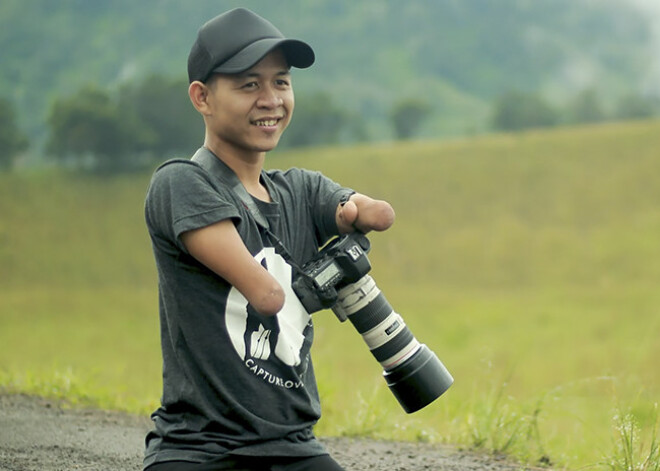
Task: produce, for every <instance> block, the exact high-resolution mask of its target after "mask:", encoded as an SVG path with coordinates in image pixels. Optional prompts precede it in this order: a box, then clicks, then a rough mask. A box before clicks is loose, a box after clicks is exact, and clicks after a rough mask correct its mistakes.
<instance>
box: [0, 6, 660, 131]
mask: <svg viewBox="0 0 660 471" xmlns="http://www.w3.org/2000/svg"><path fill="white" fill-rule="evenodd" d="M640 5H642V3H641V2H634V3H628V2H620V1H618V0H606V1H599V2H589V1H574V0H550V1H548V0H543V1H534V2H529V1H519V0H471V1H461V2H457V1H452V0H416V1H414V2H400V1H394V0H387V1H382V0H361V1H359V2H355V1H352V0H318V1H314V2H310V1H307V0H289V1H287V2H286V4H280V3H273V2H265V1H263V0H223V1H222V2H218V1H215V0H196V1H194V2H181V1H179V0H145V1H139V2H135V1H132V0H113V1H106V2H97V1H85V0H58V1H57V2H53V1H52V0H4V1H3V2H2V3H1V4H0V49H1V50H2V67H0V96H2V97H6V98H8V99H11V100H12V101H13V102H14V103H15V104H16V106H17V108H18V110H19V116H20V118H21V123H22V125H23V127H24V128H25V129H26V130H28V131H29V134H30V135H31V136H32V137H33V138H35V139H38V138H43V135H44V133H45V118H46V115H47V110H48V106H49V105H50V104H51V103H52V102H53V100H55V99H56V98H58V97H61V96H67V95H69V94H71V93H73V92H75V91H76V90H78V89H80V88H81V87H82V86H84V85H88V84H98V85H100V86H101V87H108V88H110V89H113V90H114V89H116V88H117V87H119V86H120V85H122V84H125V83H127V82H132V81H136V80H138V79H141V78H144V77H147V76H149V75H150V74H153V73H159V74H164V75H166V76H168V77H174V78H179V77H183V76H184V75H185V64H186V57H187V53H188V51H189V48H190V45H191V44H192V41H193V38H194V35H195V33H196V31H197V28H198V27H199V26H200V25H201V24H202V23H203V22H204V21H206V20H207V19H209V18H211V17H213V16H215V15H216V14H218V13H220V12H221V11H224V10H227V9H229V8H233V7H236V6H245V7H248V8H252V9H254V10H255V11H257V12H258V13H260V14H262V15H264V16H266V17H267V18H269V19H271V20H272V21H273V22H274V23H275V24H276V25H278V26H279V27H280V28H281V29H282V31H284V32H285V33H286V34H288V35H291V36H297V37H300V38H303V39H305V40H307V41H309V42H310V44H312V46H313V47H314V49H315V51H316V52H317V57H318V60H317V63H316V64H315V65H314V68H313V69H312V70H310V71H309V72H307V71H306V72H305V73H301V74H298V75H297V76H296V87H297V90H299V91H301V92H308V93H309V92H317V91H324V92H327V93H329V94H330V95H331V96H332V98H333V100H334V101H335V102H336V103H337V104H338V105H339V106H340V107H342V108H343V109H345V110H346V111H348V112H350V113H352V114H354V115H357V116H360V117H362V119H364V121H365V124H366V126H367V129H368V131H369V132H370V134H371V136H372V137H373V138H375V139H383V138H387V137H389V136H390V135H391V133H390V129H389V126H388V122H387V120H388V115H389V112H390V110H391V108H392V105H393V104H394V103H396V102H397V101H399V100H402V99H418V100H423V101H424V102H426V103H427V104H429V105H430V107H431V109H432V110H433V114H432V116H431V119H429V122H428V123H427V127H426V129H425V130H424V134H425V135H426V136H430V137H438V136H440V135H457V134H458V135H461V134H466V133H469V132H475V131H481V130H483V129H484V128H485V127H486V125H487V118H488V113H489V106H490V104H491V103H492V102H493V100H494V99H495V98H496V97H497V96H499V95H501V94H502V93H504V92H506V91H509V90H510V89H520V90H525V91H532V92H538V93H540V94H543V95H547V96H548V97H550V98H551V99H553V100H564V101H566V100H571V99H572V98H573V97H574V96H575V94H576V93H577V92H580V91H582V90H583V89H585V88H590V87H593V88H594V89H596V90H597V91H598V93H599V94H600V95H601V96H602V97H603V98H604V99H608V100H611V101H616V100H617V99H618V98H619V97H620V96H621V95H622V94H625V93H630V92H642V91H644V92H646V93H653V92H655V93H657V92H658V90H657V86H656V85H655V84H656V83H657V74H656V75H654V74H655V72H654V70H657V69H654V67H656V58H657V54H656V52H655V50H654V47H655V43H654V36H653V27H654V26H653V25H654V24H653V19H654V17H653V15H651V14H649V11H647V10H645V9H642V8H641V7H640Z"/></svg>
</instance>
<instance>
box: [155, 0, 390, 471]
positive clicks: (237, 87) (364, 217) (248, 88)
mask: <svg viewBox="0 0 660 471" xmlns="http://www.w3.org/2000/svg"><path fill="white" fill-rule="evenodd" d="M314 59H315V57H314V53H313V51H312V49H311V47H310V46H309V45H307V44H306V43H304V42H302V41H298V40H293V39H286V38H285V37H284V36H283V35H282V33H281V32H280V31H279V30H277V29H276V28H275V27H274V26H273V25H272V24H270V23H269V22H268V21H266V20H265V19H263V18H261V17H259V16H258V15H256V14H254V13H252V12H251V11H249V10H245V9H235V10H231V11H229V12H227V13H224V14H222V15H220V16H218V17H216V18H214V19H212V20H210V21H209V22H207V23H206V24H205V25H203V26H202V27H201V28H200V30H199V32H198V36H197V39H196V41H195V43H194V44H193V47H192V49H191V52H190V55H189V58H188V75H189V79H190V86H189V95H190V100H191V101H192V104H193V106H194V107H195V108H196V109H197V111H199V113H200V114H201V115H202V117H203V118H204V123H205V129H206V132H205V138H204V146H203V147H202V148H201V149H200V150H198V151H197V153H196V154H195V155H194V156H193V158H192V160H189V161H188V160H175V161H170V162H166V163H165V164H163V165H162V166H161V167H160V168H159V169H158V170H157V171H156V172H155V174H154V176H153V179H152V181H151V184H150V187H149V190H148V193H147V199H146V205H145V216H146V222H147V226H148V229H149V233H150V236H151V239H152V245H153V249H154V256H155V259H156V265H157V268H158V276H159V308H160V321H161V343H162V353H163V396H162V399H161V402H162V405H161V407H160V408H159V409H158V410H156V411H155V412H154V414H153V416H152V418H153V420H154V424H155V429H154V431H152V432H151V433H149V435H148V436H147V439H146V453H145V460H144V465H145V469H148V470H149V471H166V470H177V471H186V470H188V469H191V470H199V471H201V470H221V469H232V470H237V469H243V470H260V471H261V470H271V469H272V470H315V471H322V470H341V469H342V468H341V467H340V466H339V465H338V464H337V463H336V462H335V461H334V460H333V459H332V458H331V457H330V456H328V454H327V452H326V451H325V449H324V447H323V446H322V445H321V444H320V443H319V442H318V441H317V440H316V438H315V437H314V435H313V431H312V427H313V426H314V424H315V423H316V422H317V420H318V419H319V417H320V405H319V397H318V391H317V388H316V381H315V378H314V371H313V368H312V363H311V360H310V354H309V350H310V347H311V343H312V337H313V325H312V321H311V316H310V315H309V314H308V313H307V312H306V311H305V310H304V308H303V306H302V304H301V303H300V301H299V300H298V299H297V298H296V296H295V294H294V293H293V290H292V288H291V281H292V264H293V265H295V264H297V263H299V264H301V265H302V264H303V263H304V262H306V261H307V260H309V259H310V258H312V257H313V256H314V255H315V254H316V253H317V251H318V248H319V246H321V245H323V244H324V243H325V242H326V241H327V240H328V239H329V238H331V237H332V236H334V235H338V234H341V233H347V232H351V231H354V230H360V231H363V232H368V231H370V230H378V231H380V230H385V229H387V228H388V227H390V226H391V225H392V223H393V222H394V212H393V210H392V208H391V207H390V205H389V204H388V203H386V202H384V201H378V200H374V199H372V198H369V197H367V196H365V195H361V194H358V193H355V192H353V191H352V190H349V189H347V188H342V187H341V186H339V185H338V184H336V183H334V182H332V181H331V180H329V179H328V178H326V177H324V176H323V175H321V174H320V173H318V172H311V171H306V170H300V169H291V170H289V171H286V172H282V171H268V172H267V171H264V170H263V164H264V159H265V155H266V152H268V151H270V150H272V149H274V148H275V147H276V146H277V143H278V141H279V139H280V137H281V135H282V132H283V131H284V130H285V128H286V127H287V125H288V124H289V122H290V120H291V117H292V114H293V109H294V96H293V89H292V84H291V74H290V67H291V66H293V67H298V68H306V67H309V66H311V65H312V63H313V62H314ZM337 342H338V345H339V339H337Z"/></svg>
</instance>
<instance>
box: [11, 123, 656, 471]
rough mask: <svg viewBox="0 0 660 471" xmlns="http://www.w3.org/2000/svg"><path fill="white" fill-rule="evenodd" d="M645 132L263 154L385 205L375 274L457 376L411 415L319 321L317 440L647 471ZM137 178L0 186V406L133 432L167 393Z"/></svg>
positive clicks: (652, 154)
mask: <svg viewBox="0 0 660 471" xmlns="http://www.w3.org/2000/svg"><path fill="white" fill-rule="evenodd" d="M658 149H660V123H658V122H640V123H632V124H607V125H602V126H594V127H586V128H570V129H569V128H567V129H559V130H554V131H551V132H530V133H524V134H519V135H493V136H486V137H480V138H474V139H471V140H456V141H447V142H410V143H399V144H391V145H381V146H369V147H351V148H328V149H315V150H309V151H299V152H291V153H286V154H278V155H272V156H270V161H269V165H271V166H274V167H288V166H290V165H297V166H303V167H308V168H316V169H319V170H321V171H323V172H324V173H326V174H327V175H329V176H331V177H332V178H335V179H336V180H338V181H340V182H342V183H344V184H346V185H349V186H353V187H354V188H356V189H358V190H359V191H363V192H365V193H367V194H370V195H372V196H375V197H380V198H384V199H387V200H388V201H390V202H391V203H392V204H393V206H394V207H395V209H396V211H397V222H396V224H395V226H394V227H393V228H392V229H391V230H390V231H388V232H387V233H384V234H374V235H373V236H372V237H371V239H372V242H373V250H372V253H371V256H370V258H371V260H372V263H373V265H374V270H373V276H374V279H375V280H376V282H377V283H378V285H379V287H380V288H381V289H382V291H383V292H384V294H385V295H386V296H387V298H388V299H389V301H390V302H391V304H392V305H393V306H394V308H395V309H396V310H397V311H398V312H400V313H401V314H402V315H403V317H404V319H405V320H406V322H407V323H408V325H409V327H410V328H411V330H412V331H413V333H414V334H415V335H416V336H417V337H418V338H419V339H420V340H421V341H422V342H424V343H426V344H427V345H429V347H430V348H432V349H433V350H434V351H435V352H436V353H437V354H438V356H439V357H440V359H441V360H442V361H443V362H444V363H445V365H446V366H447V367H448V368H449V370H450V371H451V373H452V374H453V375H454V377H455V380H456V382H455V384H454V385H453V386H452V388H451V389H450V390H449V391H448V392H447V393H446V394H445V395H444V396H443V397H441V398H440V399H439V400H437V401H436V402H434V403H433V404H432V405H431V406H429V407H427V408H425V409H424V410H422V411H420V412H418V413H415V414H413V415H406V414H405V413H403V412H402V411H401V408H400V407H399V405H398V404H397V403H396V401H395V400H394V398H393V397H392V396H391V394H390V393H389V391H388V389H387V387H386V386H385V383H384V381H383V379H382V378H381V372H380V367H379V366H378V364H377V363H376V362H375V360H373V358H372V357H371V356H370V354H369V353H368V351H367V349H366V346H365V345H364V344H363V343H362V340H361V339H360V337H359V335H357V333H356V332H355V331H354V330H353V328H352V327H351V326H350V325H347V324H340V323H339V322H337V320H336V319H335V317H334V315H332V314H331V313H319V314H316V315H315V322H316V325H317V335H316V341H315V346H314V357H315V362H316V371H317V376H318V378H319V388H320V390H321V393H322V396H323V410H324V415H323V418H322V419H321V422H320V423H319V425H318V428H317V433H319V434H320V435H359V436H370V437H376V438H388V439H406V440H420V441H428V442H442V443H451V444H456V445H459V446H463V447H470V448H477V449H483V450H488V451H495V452H504V453H508V454H512V455H514V456H516V457H519V458H520V459H523V460H526V461H527V462H529V463H532V464H547V463H552V465H553V466H557V467H569V468H579V467H594V468H596V469H611V470H613V471H617V470H624V469H625V470H629V469H630V470H633V469H634V470H639V471H657V470H658V463H659V461H660V460H659V457H658V438H657V433H658V410H657V399H658V397H660V375H659V374H658V368H657V361H656V359H657V358H660V342H659V341H658V339H657V337H658V332H660V312H659V311H660V308H658V306H660V291H659V290H658V289H657V286H658V284H659V282H660V244H658V234H660V204H659V202H660V185H658V184H657V181H656V180H657V175H660V152H658ZM148 179H149V176H148V175H138V176H127V177H118V178H113V179H98V178H92V177H86V178H76V177H74V176H70V175H66V174H16V175H11V174H10V175H0V266H2V269H1V270H0V385H1V386H0V387H2V388H3V389H5V390H9V391H22V392H29V393H34V394H42V395H48V396H55V397H63V398H67V399H69V400H70V401H72V402H73V403H74V404H80V405H96V406H102V407H107V408H112V409H120V410H128V411H131V412H137V413H148V412H150V411H151V410H152V409H153V408H155V407H156V405H157V403H158V398H159V395H160V352H159V345H158V341H159V340H158V322H157V299H156V279H155V270H154V268H153V262H152V258H151V249H150V246H149V241H148V237H147V234H146V231H145V229H144V224H143V222H142V201H143V197H144V192H145V189H146V185H147V182H148Z"/></svg>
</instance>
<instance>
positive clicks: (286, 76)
mask: <svg viewBox="0 0 660 471" xmlns="http://www.w3.org/2000/svg"><path fill="white" fill-rule="evenodd" d="M209 104H210V113H209V114H208V115H207V116H206V117H205V118H206V125H207V128H208V130H209V131H210V132H211V133H212V135H213V136H212V139H216V140H218V141H219V142H218V144H220V145H221V146H223V147H225V148H227V146H229V148H230V149H231V150H233V151H237V152H239V153H245V152H246V151H247V152H248V153H254V152H266V151H269V150H272V149H274V148H275V146H277V143H278V142H279V140H280V137H281V136H282V133H283V132H284V129H286V127H287V126H288V124H289V121H290V120H291V115H292V114H293V107H294V98H293V88H292V85H291V74H290V73H289V66H288V64H287V62H286V59H285V57H284V54H283V53H282V52H281V51H280V50H279V49H276V50H274V51H272V52H270V53H269V54H268V55H267V56H265V57H264V58H263V59H262V60H261V61H259V62H258V63H257V64H256V65H254V66H253V67H252V68H251V69H249V70H247V71H246V72H243V73H241V74H236V75H225V74H218V75H216V77H215V78H214V79H212V82H211V83H210V84H209Z"/></svg>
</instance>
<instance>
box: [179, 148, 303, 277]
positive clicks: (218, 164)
mask: <svg viewBox="0 0 660 471" xmlns="http://www.w3.org/2000/svg"><path fill="white" fill-rule="evenodd" d="M191 160H192V161H193V162H195V163H197V164H199V165H200V166H201V167H202V168H203V169H204V170H206V171H207V172H208V173H209V174H210V175H212V176H214V177H216V178H218V179H220V180H221V181H222V182H223V183H225V184H226V185H227V186H228V187H229V188H231V190H232V191H233V192H234V193H235V194H236V195H237V196H238V197H239V198H240V199H241V201H242V202H243V205H244V206H245V208H246V209H247V210H248V212H249V213H250V215H251V216H252V218H254V221H255V222H256V223H257V225H258V226H259V227H260V228H261V230H263V231H264V233H265V234H266V237H268V238H269V239H270V240H271V242H272V243H273V244H274V245H275V250H276V251H277V253H279V254H280V255H281V256H282V257H283V258H284V259H285V260H286V261H287V262H288V263H289V265H291V266H292V267H293V269H294V270H296V271H298V272H300V271H301V269H300V266H299V265H298V263H297V262H296V261H295V260H294V259H293V257H292V256H291V254H290V253H289V251H288V250H287V249H286V247H285V246H284V244H283V243H282V241H281V240H280V239H279V238H278V237H277V236H276V235H275V234H273V232H272V231H271V230H270V224H268V220H267V219H266V218H265V217H264V215H263V214H262V213H261V211H260V210H259V207H258V206H257V204H256V203H255V201H254V200H253V199H252V196H250V193H248V191H247V190H246V189H245V187H244V186H243V183H241V181H240V180H239V178H238V176H237V175H236V174H235V173H234V171H233V170H232V169H231V168H230V167H229V166H228V165H227V164H225V163H224V162H223V161H222V160H220V159H219V158H218V157H216V156H215V154H213V153H212V152H211V151H210V150H208V149H207V148H206V147H200V148H199V150H198V151H197V152H195V155H193V156H192V159H191Z"/></svg>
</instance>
